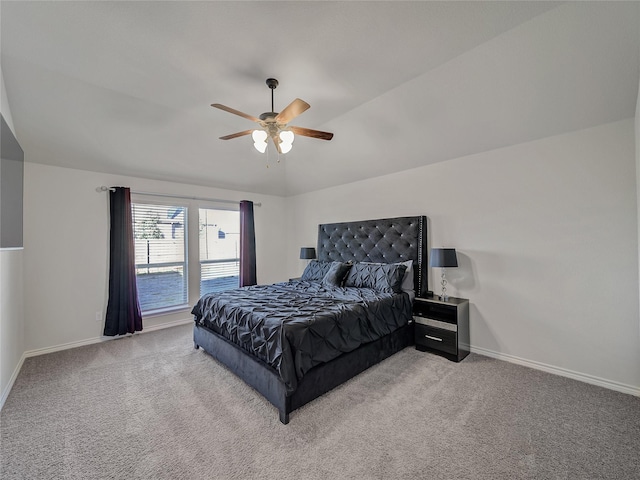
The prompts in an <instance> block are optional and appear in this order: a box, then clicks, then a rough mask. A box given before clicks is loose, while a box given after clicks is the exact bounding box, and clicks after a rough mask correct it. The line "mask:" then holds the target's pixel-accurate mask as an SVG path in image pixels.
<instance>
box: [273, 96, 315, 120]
mask: <svg viewBox="0 0 640 480" xmlns="http://www.w3.org/2000/svg"><path fill="white" fill-rule="evenodd" d="M309 108H311V105H309V104H308V103H307V102H305V101H304V100H300V99H299V98H296V99H295V100H294V101H293V102H291V103H290V104H289V105H287V106H286V108H285V109H284V110H282V111H281V112H280V113H279V114H278V116H277V117H276V122H277V123H282V124H286V123H289V122H290V121H291V120H293V119H294V118H296V117H297V116H298V115H300V114H301V113H303V112H304V111H306V110H308V109H309Z"/></svg>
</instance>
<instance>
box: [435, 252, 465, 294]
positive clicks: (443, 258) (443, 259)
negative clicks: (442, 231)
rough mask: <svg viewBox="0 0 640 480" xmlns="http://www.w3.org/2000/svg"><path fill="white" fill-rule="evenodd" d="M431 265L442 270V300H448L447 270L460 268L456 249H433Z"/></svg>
mask: <svg viewBox="0 0 640 480" xmlns="http://www.w3.org/2000/svg"><path fill="white" fill-rule="evenodd" d="M429 263H430V264H431V266H432V267H440V268H442V273H441V274H440V286H441V287H442V294H441V295H440V300H448V299H449V295H447V279H446V277H445V270H446V269H447V268H452V267H457V266H458V257H457V256H456V249H455V248H432V249H431V255H430V256H429Z"/></svg>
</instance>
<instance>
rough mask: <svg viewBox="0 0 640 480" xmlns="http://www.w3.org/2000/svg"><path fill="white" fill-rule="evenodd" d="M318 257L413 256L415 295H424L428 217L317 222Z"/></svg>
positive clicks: (377, 259) (388, 259) (378, 259)
mask: <svg viewBox="0 0 640 480" xmlns="http://www.w3.org/2000/svg"><path fill="white" fill-rule="evenodd" d="M318 260H320V261H323V262H329V261H340V262H347V261H349V260H350V261H352V262H374V263H396V262H406V261H407V260H413V266H414V272H415V278H414V282H415V286H416V289H415V291H416V296H418V297H425V296H426V293H427V290H428V288H427V287H428V280H427V217H425V216H418V217H396V218H383V219H380V220H363V221H361V222H343V223H326V224H323V225H318Z"/></svg>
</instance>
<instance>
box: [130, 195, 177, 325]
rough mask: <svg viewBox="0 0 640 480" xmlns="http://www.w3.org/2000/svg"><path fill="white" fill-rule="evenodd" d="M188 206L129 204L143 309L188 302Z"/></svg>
mask: <svg viewBox="0 0 640 480" xmlns="http://www.w3.org/2000/svg"><path fill="white" fill-rule="evenodd" d="M186 214H187V208H186V207H185V206H180V205H171V206H170V205H151V204H143V203H133V204H132V215H133V236H134V241H135V252H136V253H135V257H136V258H135V261H136V283H137V287H138V299H139V301H140V309H141V310H142V312H143V313H149V312H150V311H154V310H162V309H168V308H172V307H178V306H182V305H185V304H187V303H188V298H189V297H188V282H187V275H188V268H187V260H186V259H187V244H186V235H185V228H186Z"/></svg>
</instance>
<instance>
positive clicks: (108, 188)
mask: <svg viewBox="0 0 640 480" xmlns="http://www.w3.org/2000/svg"><path fill="white" fill-rule="evenodd" d="M96 190H97V191H98V192H106V191H111V192H114V191H115V187H105V186H104V185H102V186H101V187H98V188H96ZM131 193H132V194H134V195H149V196H152V197H168V198H181V199H184V200H202V201H205V202H218V203H233V204H235V205H238V204H239V203H240V202H239V201H235V200H223V199H221V198H206V197H186V196H184V195H174V194H171V193H153V192H134V191H133V190H132V191H131ZM253 205H255V206H256V207H261V206H262V203H259V202H258V203H254V204H253Z"/></svg>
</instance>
